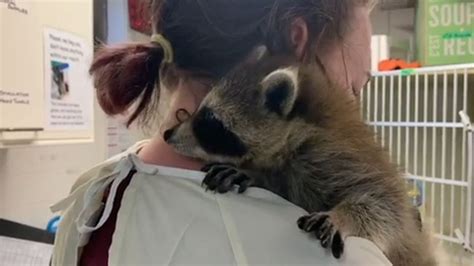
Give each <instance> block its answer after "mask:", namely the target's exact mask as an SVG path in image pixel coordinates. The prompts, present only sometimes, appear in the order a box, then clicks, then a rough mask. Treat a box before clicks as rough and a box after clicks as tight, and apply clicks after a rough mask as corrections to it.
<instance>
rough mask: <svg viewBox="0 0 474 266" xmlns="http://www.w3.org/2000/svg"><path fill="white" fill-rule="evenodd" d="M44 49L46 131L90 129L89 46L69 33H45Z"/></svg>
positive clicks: (91, 96) (91, 93)
mask: <svg viewBox="0 0 474 266" xmlns="http://www.w3.org/2000/svg"><path fill="white" fill-rule="evenodd" d="M44 49H45V52H44V69H45V77H44V80H45V95H44V97H45V103H46V104H45V108H46V112H45V114H46V119H45V121H46V128H47V129H55V130H57V129H60V130H77V129H80V130H84V129H89V128H91V127H92V121H93V99H94V94H93V93H94V90H93V86H92V81H91V79H90V77H89V73H88V69H89V65H90V59H91V53H90V51H91V48H90V45H88V44H87V43H86V42H85V41H84V40H83V39H82V38H80V37H78V36H75V35H73V34H71V33H68V32H63V31H59V30H54V29H45V31H44Z"/></svg>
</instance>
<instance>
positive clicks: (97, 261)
mask: <svg viewBox="0 0 474 266" xmlns="http://www.w3.org/2000/svg"><path fill="white" fill-rule="evenodd" d="M135 172H136V171H135V170H132V171H130V173H129V174H128V176H127V177H126V178H125V179H124V180H123V181H122V183H120V185H119V187H118V189H117V194H116V196H115V200H114V204H113V208H112V212H111V213H110V216H109V218H108V219H107V221H106V222H105V223H104V225H102V227H100V228H99V229H97V230H95V231H94V232H92V234H91V237H90V239H89V242H88V243H87V245H86V246H84V248H83V249H82V255H81V258H80V262H79V265H81V266H106V265H108V260H109V248H110V245H111V244H112V235H113V234H114V231H115V223H116V222H117V214H118V210H119V209H120V205H121V202H122V197H123V193H124V192H125V189H126V188H127V186H128V185H129V184H130V180H131V179H132V176H133V174H135ZM109 188H110V187H109ZM107 194H108V193H107V192H106V193H105V194H104V198H103V199H102V202H105V201H106V200H107Z"/></svg>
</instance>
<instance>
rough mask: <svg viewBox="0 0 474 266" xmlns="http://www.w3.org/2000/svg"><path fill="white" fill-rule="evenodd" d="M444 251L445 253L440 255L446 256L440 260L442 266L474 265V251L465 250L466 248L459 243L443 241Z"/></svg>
mask: <svg viewBox="0 0 474 266" xmlns="http://www.w3.org/2000/svg"><path fill="white" fill-rule="evenodd" d="M441 248H442V251H439V253H441V252H444V253H445V254H444V255H443V256H440V257H444V258H443V259H441V260H440V263H439V265H440V266H444V265H446V266H448V265H449V266H473V265H474V253H472V252H469V251H465V250H464V248H463V247H462V246H461V245H459V244H453V243H447V242H443V243H442V244H441Z"/></svg>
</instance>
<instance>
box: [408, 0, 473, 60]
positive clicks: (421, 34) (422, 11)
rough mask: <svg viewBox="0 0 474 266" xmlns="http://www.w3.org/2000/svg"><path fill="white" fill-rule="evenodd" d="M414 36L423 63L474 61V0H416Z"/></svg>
mask: <svg viewBox="0 0 474 266" xmlns="http://www.w3.org/2000/svg"><path fill="white" fill-rule="evenodd" d="M417 38H418V39H417V45H418V49H417V50H418V58H419V60H420V61H421V62H422V64H423V65H446V64H457V63H470V62H473V61H474V0H423V1H419V4H418V10H417Z"/></svg>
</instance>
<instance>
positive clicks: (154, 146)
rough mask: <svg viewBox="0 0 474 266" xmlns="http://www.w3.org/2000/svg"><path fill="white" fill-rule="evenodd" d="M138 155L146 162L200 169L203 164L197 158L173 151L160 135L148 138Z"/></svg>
mask: <svg viewBox="0 0 474 266" xmlns="http://www.w3.org/2000/svg"><path fill="white" fill-rule="evenodd" d="M138 157H139V158H140V159H142V161H143V162H145V163H147V164H155V165H161V166H168V167H175V168H184V169H189V170H200V169H201V168H202V166H203V165H204V164H203V163H202V162H200V161H198V160H194V159H192V158H189V157H185V156H182V155H180V154H178V153H176V152H175V151H174V149H173V148H172V147H171V146H170V145H168V144H167V143H166V142H165V141H164V140H163V139H162V138H161V137H160V136H156V137H154V138H153V139H151V140H150V142H149V143H147V144H146V145H145V146H144V147H143V148H142V149H141V150H140V152H139V153H138Z"/></svg>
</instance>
